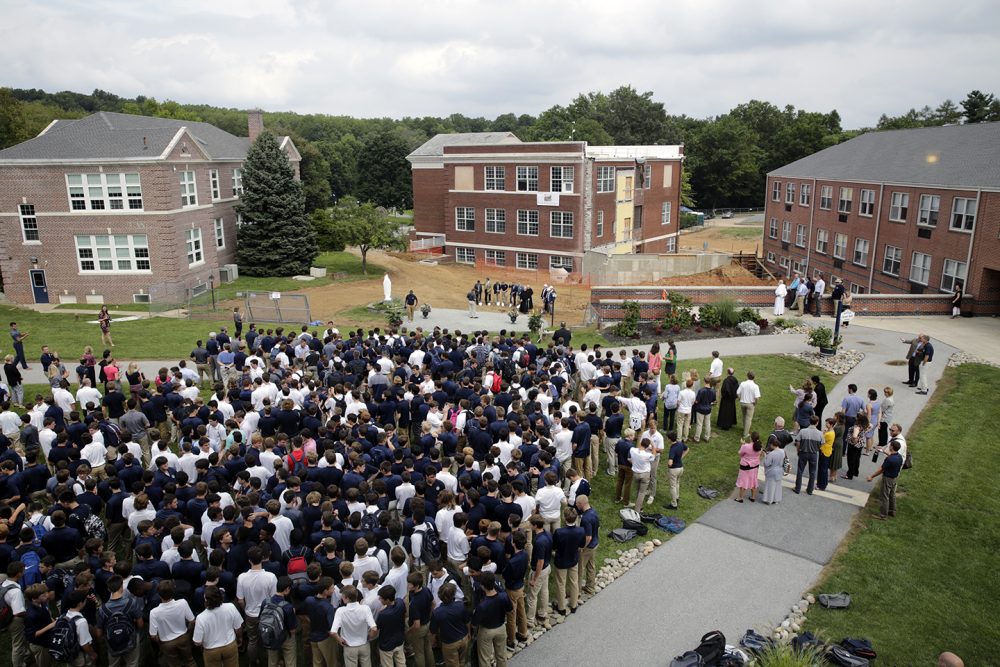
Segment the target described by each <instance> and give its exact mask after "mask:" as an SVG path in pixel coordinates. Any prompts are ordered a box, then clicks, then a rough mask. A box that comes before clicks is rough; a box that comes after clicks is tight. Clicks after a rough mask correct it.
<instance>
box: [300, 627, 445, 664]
mask: <svg viewBox="0 0 1000 667" xmlns="http://www.w3.org/2000/svg"><path fill="white" fill-rule="evenodd" d="M406 641H407V642H408V643H409V644H410V648H411V649H412V650H413V663H414V664H415V665H416V667H434V665H435V661H434V642H433V641H432V638H431V626H430V624H427V625H421V626H420V627H419V628H410V629H408V630H407V631H406ZM313 667H322V665H316V664H313Z"/></svg>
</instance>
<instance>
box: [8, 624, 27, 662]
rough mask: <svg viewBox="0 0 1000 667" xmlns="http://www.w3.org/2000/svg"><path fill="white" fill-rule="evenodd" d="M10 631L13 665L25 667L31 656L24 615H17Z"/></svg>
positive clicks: (9, 627) (10, 626) (9, 628)
mask: <svg viewBox="0 0 1000 667" xmlns="http://www.w3.org/2000/svg"><path fill="white" fill-rule="evenodd" d="M7 629H8V631H9V632H10V648H11V650H10V656H11V661H12V662H11V665H13V667H25V665H27V664H28V660H29V658H30V657H31V651H30V650H29V649H28V640H27V639H26V638H25V636H24V616H15V617H14V618H12V619H11V621H10V625H9V626H8V628H7Z"/></svg>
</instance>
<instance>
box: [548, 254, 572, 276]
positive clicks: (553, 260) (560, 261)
mask: <svg viewBox="0 0 1000 667" xmlns="http://www.w3.org/2000/svg"><path fill="white" fill-rule="evenodd" d="M549 268H550V269H566V270H567V271H569V272H570V273H572V272H573V258H572V257H567V256H565V255H549Z"/></svg>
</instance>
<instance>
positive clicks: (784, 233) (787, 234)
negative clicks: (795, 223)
mask: <svg viewBox="0 0 1000 667" xmlns="http://www.w3.org/2000/svg"><path fill="white" fill-rule="evenodd" d="M791 240H792V223H791V222H790V221H789V220H785V221H783V222H782V223H781V242H782V243H789V242H791Z"/></svg>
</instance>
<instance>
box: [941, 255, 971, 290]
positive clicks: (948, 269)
mask: <svg viewBox="0 0 1000 667" xmlns="http://www.w3.org/2000/svg"><path fill="white" fill-rule="evenodd" d="M965 271H966V264H965V262H959V261H958V260H954V259H946V260H944V270H943V272H942V273H941V291H942V292H954V291H955V283H958V284H959V285H962V286H963V287H964V286H965Z"/></svg>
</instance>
